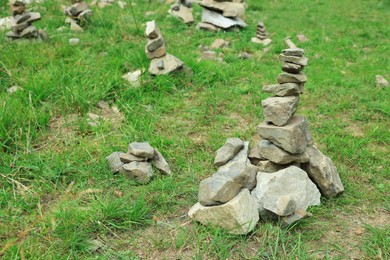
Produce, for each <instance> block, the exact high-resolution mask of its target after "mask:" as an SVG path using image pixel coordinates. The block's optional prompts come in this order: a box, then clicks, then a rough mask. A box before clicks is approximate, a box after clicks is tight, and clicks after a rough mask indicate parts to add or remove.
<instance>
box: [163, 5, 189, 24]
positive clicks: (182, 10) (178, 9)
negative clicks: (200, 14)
mask: <svg viewBox="0 0 390 260" xmlns="http://www.w3.org/2000/svg"><path fill="white" fill-rule="evenodd" d="M169 13H170V14H171V15H173V16H175V17H178V18H179V19H180V20H182V21H183V22H184V23H185V24H188V25H190V24H192V23H193V22H194V16H193V15H192V3H191V2H189V1H188V0H177V1H176V3H175V4H173V5H172V7H171V9H169Z"/></svg>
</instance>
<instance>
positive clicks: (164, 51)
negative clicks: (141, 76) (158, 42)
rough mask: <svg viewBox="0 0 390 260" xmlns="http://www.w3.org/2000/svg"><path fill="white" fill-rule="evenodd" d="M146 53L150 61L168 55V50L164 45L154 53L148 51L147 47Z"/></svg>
mask: <svg viewBox="0 0 390 260" xmlns="http://www.w3.org/2000/svg"><path fill="white" fill-rule="evenodd" d="M145 53H146V55H147V56H148V58H149V59H155V58H161V57H163V56H165V55H166V54H167V49H166V46H165V43H164V44H163V45H162V46H161V47H159V48H158V49H156V50H155V51H153V52H150V51H148V49H147V48H146V47H145Z"/></svg>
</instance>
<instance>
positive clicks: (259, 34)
mask: <svg viewBox="0 0 390 260" xmlns="http://www.w3.org/2000/svg"><path fill="white" fill-rule="evenodd" d="M268 36H269V34H268V33H267V31H266V29H265V26H264V23H263V22H262V21H260V22H259V23H258V24H257V27H256V37H253V38H252V42H254V43H258V44H263V45H264V46H267V45H268V44H270V43H271V42H272V40H271V39H270V38H268Z"/></svg>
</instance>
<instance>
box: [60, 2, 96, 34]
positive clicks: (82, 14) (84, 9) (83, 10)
mask: <svg viewBox="0 0 390 260" xmlns="http://www.w3.org/2000/svg"><path fill="white" fill-rule="evenodd" d="M64 13H65V15H66V16H67V18H66V19H65V23H67V24H69V25H70V29H71V30H73V31H83V28H82V25H83V24H84V23H85V21H86V20H87V19H88V18H89V17H90V16H91V15H92V10H91V9H89V7H88V4H87V3H86V2H84V1H82V0H72V5H71V6H69V7H67V8H65V10H64Z"/></svg>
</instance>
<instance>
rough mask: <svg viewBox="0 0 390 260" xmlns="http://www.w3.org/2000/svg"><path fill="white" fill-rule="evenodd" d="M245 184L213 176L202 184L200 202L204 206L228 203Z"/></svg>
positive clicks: (220, 176)
mask: <svg viewBox="0 0 390 260" xmlns="http://www.w3.org/2000/svg"><path fill="white" fill-rule="evenodd" d="M242 186H243V183H239V182H237V181H235V180H234V179H232V178H228V177H225V176H222V175H219V176H212V177H209V178H207V179H204V180H203V181H201V182H200V185H199V192H198V200H199V203H200V204H202V205H203V206H214V205H220V204H223V203H226V202H228V201H229V200H231V199H232V198H234V197H235V196H236V195H237V194H238V192H239V191H240V190H241V189H242Z"/></svg>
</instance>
